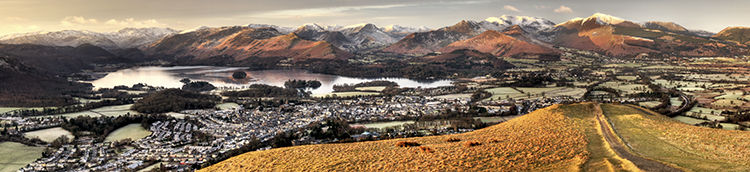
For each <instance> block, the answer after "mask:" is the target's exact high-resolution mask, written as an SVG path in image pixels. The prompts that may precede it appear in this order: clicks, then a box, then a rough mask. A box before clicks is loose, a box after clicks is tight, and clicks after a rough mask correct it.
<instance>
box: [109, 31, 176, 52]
mask: <svg viewBox="0 0 750 172" xmlns="http://www.w3.org/2000/svg"><path fill="white" fill-rule="evenodd" d="M177 32H178V31H176V30H174V29H170V28H158V27H152V28H125V29H121V30H119V31H117V32H111V33H105V34H104V35H105V36H106V37H107V38H108V39H109V40H112V41H113V42H115V44H117V46H118V47H119V48H135V47H139V46H141V45H146V44H149V43H152V42H154V41H156V40H159V39H161V38H163V37H165V36H167V35H172V34H175V33H177Z"/></svg>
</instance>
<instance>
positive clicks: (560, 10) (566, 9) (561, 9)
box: [554, 5, 573, 13]
mask: <svg viewBox="0 0 750 172" xmlns="http://www.w3.org/2000/svg"><path fill="white" fill-rule="evenodd" d="M554 11H555V13H573V9H570V7H566V6H565V5H560V7H559V8H557V9H555V10H554Z"/></svg>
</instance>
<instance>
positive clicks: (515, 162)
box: [202, 103, 750, 171]
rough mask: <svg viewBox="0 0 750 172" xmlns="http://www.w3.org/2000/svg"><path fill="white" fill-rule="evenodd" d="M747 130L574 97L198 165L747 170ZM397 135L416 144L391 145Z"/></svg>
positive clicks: (342, 168) (236, 167)
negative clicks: (489, 117) (516, 113)
mask: <svg viewBox="0 0 750 172" xmlns="http://www.w3.org/2000/svg"><path fill="white" fill-rule="evenodd" d="M601 112H603V113H601ZM449 138H454V139H459V140H460V141H457V142H448V141H447V140H448V139H449ZM749 138H750V132H746V131H728V130H719V129H710V128H703V127H696V126H691V125H687V124H683V123H680V122H679V121H675V120H672V119H670V118H668V117H664V116H661V115H658V114H652V112H650V111H647V110H644V109H641V108H638V107H631V106H625V105H609V104H605V105H601V108H600V105H599V104H596V103H578V104H571V105H553V106H550V107H547V108H544V109H540V110H537V111H534V112H532V113H529V114H527V115H525V116H522V117H519V118H516V119H513V120H510V121H507V122H504V123H501V124H498V125H495V126H491V127H488V128H485V129H481V130H477V131H474V132H469V133H464V134H456V135H444V136H431V137H419V138H404V139H393V140H383V141H370V142H359V143H345V144H323V145H307V146H296V147H287V148H278V149H271V150H265V151H256V152H249V153H245V154H242V155H239V156H237V157H233V158H230V159H228V160H225V161H223V162H220V163H218V164H215V165H213V166H210V167H208V168H205V169H202V171H274V170H284V171H488V170H489V171H550V170H552V171H639V170H653V169H660V171H686V170H687V171H689V170H694V171H747V170H750V166H748V165H750V164H748V162H750V156H749V155H750V153H748V151H750V141H748V139H749ZM404 141H408V142H416V143H418V144H421V147H399V146H397V144H398V143H399V142H404ZM469 142H475V143H479V145H475V146H468V143H469ZM625 145H632V147H630V146H625Z"/></svg>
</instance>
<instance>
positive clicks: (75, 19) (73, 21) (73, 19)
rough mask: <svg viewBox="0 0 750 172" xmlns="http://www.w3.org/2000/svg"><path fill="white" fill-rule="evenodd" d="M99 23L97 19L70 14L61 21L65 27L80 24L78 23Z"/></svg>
mask: <svg viewBox="0 0 750 172" xmlns="http://www.w3.org/2000/svg"><path fill="white" fill-rule="evenodd" d="M97 23H99V22H98V21H96V19H87V18H85V17H81V16H68V17H65V18H64V19H63V20H62V21H60V25H62V26H65V27H71V26H78V25H90V24H97Z"/></svg>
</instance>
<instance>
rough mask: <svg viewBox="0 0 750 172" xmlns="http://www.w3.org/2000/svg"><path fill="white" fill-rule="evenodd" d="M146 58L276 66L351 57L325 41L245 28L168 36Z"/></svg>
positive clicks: (146, 50)
mask: <svg viewBox="0 0 750 172" xmlns="http://www.w3.org/2000/svg"><path fill="white" fill-rule="evenodd" d="M144 51H145V52H146V54H148V55H149V56H167V57H172V58H174V59H178V60H177V61H179V62H181V63H183V64H216V65H226V64H243V63H247V64H257V63H271V64H275V63H276V62H278V61H280V60H284V59H287V58H290V59H292V60H294V61H306V60H311V59H313V60H314V59H318V60H343V59H347V58H349V57H351V56H352V54H350V53H348V52H346V51H343V50H341V49H338V48H336V47H335V46H333V45H331V44H330V43H328V42H325V41H311V40H306V39H303V38H301V37H300V36H298V35H297V34H296V33H289V34H281V33H280V32H278V31H277V30H276V29H274V28H270V27H265V28H252V27H244V26H232V27H220V28H203V29H199V30H195V31H191V32H186V33H181V34H175V35H171V36H167V37H165V38H164V39H161V40H159V41H156V42H154V43H153V44H151V45H148V46H146V47H145V48H144Z"/></svg>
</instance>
